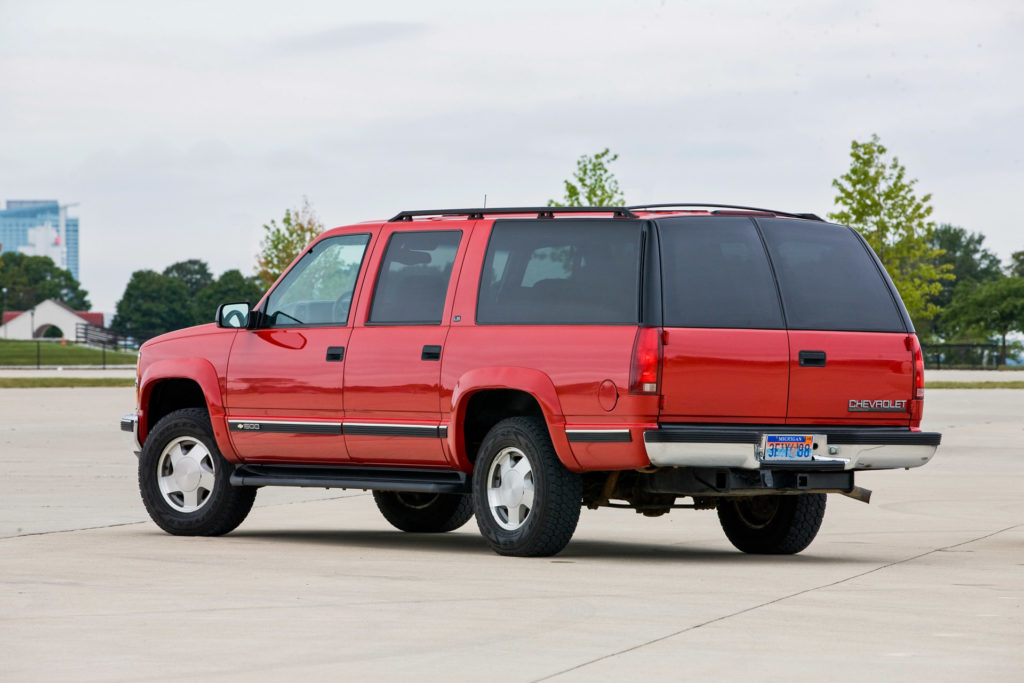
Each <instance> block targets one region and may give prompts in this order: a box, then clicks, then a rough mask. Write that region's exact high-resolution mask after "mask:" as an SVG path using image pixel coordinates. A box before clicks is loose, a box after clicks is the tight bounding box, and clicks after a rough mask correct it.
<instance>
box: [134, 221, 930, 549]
mask: <svg viewBox="0 0 1024 683" xmlns="http://www.w3.org/2000/svg"><path fill="white" fill-rule="evenodd" d="M923 386H924V384H923V362H922V356H921V350H920V345H919V344H918V341H917V338H916V336H915V335H914V331H913V327H912V325H911V322H910V319H909V316H908V315H907V313H906V311H905V309H904V307H903V305H902V302H901V301H900V298H899V295H898V293H897V292H896V290H895V288H894V287H893V285H892V282H891V281H890V280H889V278H888V276H887V275H886V273H885V270H884V268H883V267H882V265H881V263H880V262H879V261H878V259H877V257H876V256H875V255H874V253H873V252H872V251H871V250H870V248H869V247H868V246H867V244H866V242H865V241H864V240H863V239H862V238H861V237H860V235H859V234H857V233H856V232H855V231H853V230H851V229H849V228H846V227H842V226H838V225H832V224H828V223H824V222H822V221H820V220H819V219H817V218H816V217H814V216H810V215H791V214H783V213H781V212H772V211H765V210H759V209H743V208H741V207H714V206H708V205H701V206H700V207H691V206H688V205H683V206H679V205H669V206H645V207H631V208H629V209H626V208H619V207H612V208H608V207H604V208H602V207H596V208H585V209H470V210H451V211H424V212H403V213H401V214H399V215H398V216H396V217H394V218H392V219H391V220H389V221H385V222H372V223H365V224H359V225H353V226H347V227H342V228H336V229H334V230H330V231H327V232H326V233H324V234H323V235H322V236H320V237H319V238H318V239H317V240H315V241H314V242H313V243H312V244H311V245H310V246H309V247H308V248H307V249H306V250H305V251H304V252H303V254H302V255H300V256H299V258H297V259H296V261H295V262H294V263H293V264H292V266H291V267H290V269H289V270H288V271H287V272H286V273H285V274H284V275H282V277H281V278H280V279H279V280H278V282H277V283H275V285H274V287H272V288H271V289H270V291H269V292H268V293H267V295H265V296H264V297H263V299H262V300H261V301H260V302H259V303H258V304H257V305H256V306H255V307H252V308H250V307H249V305H248V304H230V305H225V306H222V307H221V309H220V310H219V311H218V314H217V323H216V324H213V325H204V326H200V327H196V328H190V329H186V330H179V331H177V332H173V333H170V334H167V335H164V336H162V337H158V338H156V339H153V340H151V341H149V342H147V343H146V344H145V345H144V346H143V347H142V350H141V354H140V360H139V378H138V389H139V400H138V409H137V411H136V413H134V414H131V415H128V416H126V417H125V418H124V419H123V420H122V429H125V430H126V431H135V432H136V435H137V439H136V441H137V444H138V448H139V451H140V452H141V453H140V470H139V476H140V488H141V490H142V494H143V499H144V500H145V502H146V505H147V508H148V509H149V511H150V513H151V515H152V516H153V518H154V520H155V521H157V523H158V524H160V526H161V527H163V528H164V529H166V530H168V531H170V532H172V533H185V534H219V533H225V532H227V531H230V530H231V529H233V528H234V527H235V526H237V524H238V523H240V522H241V521H242V519H244V517H245V514H246V513H247V512H248V510H249V507H250V506H251V504H252V496H253V495H254V494H255V491H256V488H257V487H259V486H264V485H294V486H326V487H352V488H366V489H371V490H373V491H374V497H375V499H376V500H377V504H378V506H379V507H380V508H381V511H382V512H383V513H384V515H385V517H386V518H387V519H388V520H389V521H390V522H391V523H392V524H394V525H395V526H397V527H398V528H400V529H404V530H407V531H428V532H429V531H447V530H450V529H453V528H456V527H457V526H460V525H461V524H463V523H465V522H466V521H468V519H469V517H470V516H471V515H472V514H473V511H474V509H475V511H476V516H477V521H478V524H479V526H480V529H481V531H482V532H483V534H484V535H485V537H487V538H488V540H489V541H490V543H491V545H492V547H494V549H495V550H496V551H498V552H500V553H504V554H515V555H548V554H552V553H555V552H558V551H559V550H561V549H562V547H564V546H565V544H566V543H568V541H569V538H570V537H571V535H572V532H573V530H574V529H575V526H576V520H577V518H578V515H579V510H580V507H581V505H586V506H590V507H597V506H601V505H611V506H623V507H632V508H634V509H636V510H637V511H639V512H643V513H644V514H647V515H657V514H663V513H665V512H667V511H669V510H670V509H672V508H673V507H697V508H717V509H718V514H719V517H720V519H721V520H722V525H723V528H724V529H725V531H726V534H727V535H728V536H729V538H730V540H731V541H732V542H733V543H734V544H735V545H736V546H737V547H739V548H740V549H742V550H744V551H747V552H771V553H791V552H798V551H799V550H802V549H803V548H804V547H806V546H807V545H808V544H809V543H810V541H811V540H812V539H813V538H814V535H815V534H816V533H817V530H818V527H819V526H820V523H821V518H822V515H823V513H824V505H825V495H824V494H825V493H843V494H846V495H850V496H853V497H855V498H859V499H862V500H867V497H868V495H869V494H868V492H866V491H865V490H863V489H861V488H859V487H857V486H856V485H855V484H854V473H855V472H856V471H858V470H866V469H889V468H907V467H917V466H920V465H923V464H925V463H926V462H928V460H929V459H930V458H931V457H932V455H933V453H934V452H935V449H936V447H937V446H938V444H939V441H940V435H938V434H934V433H922V432H921V431H920V422H921V414H922V404H923V397H924V391H923ZM686 499H689V502H688V503H686V504H680V503H679V501H680V500H686Z"/></svg>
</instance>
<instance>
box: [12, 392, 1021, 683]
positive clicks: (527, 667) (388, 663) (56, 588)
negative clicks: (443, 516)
mask: <svg viewBox="0 0 1024 683" xmlns="http://www.w3.org/2000/svg"><path fill="white" fill-rule="evenodd" d="M133 398H134V396H133V392H132V390H131V389H71V390H69V389H12V390H0V472H2V476H0V537H2V538H0V605H2V607H3V609H0V671H2V673H0V679H2V680H12V681H21V680H26V681H27V680H41V679H54V680H124V681H129V680H131V681H136V680H177V679H181V678H186V677H187V678H197V679H201V680H243V679H244V680H253V679H256V680H278V679H281V678H285V677H289V678H291V677H295V678H305V679H309V680H336V679H342V678H357V677H358V678H366V679H371V680H383V679H396V678H398V679H410V678H415V679H418V680H419V679H422V680H467V681H468V680H480V679H488V680H495V681H530V680H547V679H551V680H559V681H562V680H565V681H575V680H580V681H582V680H587V681H592V680H624V679H625V680H643V679H655V678H656V679H660V680H707V679H720V680H740V679H741V678H742V679H748V680H749V679H752V680H787V681H791V680H795V681H804V680H807V681H810V680H821V679H823V678H828V679H833V680H849V681H854V680H857V681H861V680H864V679H868V680H871V679H879V680H918V679H925V678H927V679H930V680H934V681H953V680H956V681H961V680H964V679H970V680H982V681H1019V680H1020V671H1022V670H1024V654H1022V648H1021V645H1024V502H1022V495H1024V494H1022V493H1021V483H1022V482H1024V447H1022V445H1021V439H1022V437H1024V391H987V390H962V391H961V390H945V391H942V390H934V391H930V392H928V394H927V401H926V409H925V422H926V424H925V427H926V428H927V429H933V430H939V431H942V432H943V433H944V435H945V436H944V445H943V446H942V447H941V449H940V451H939V453H938V455H937V456H936V458H935V459H934V460H933V462H932V463H930V464H929V465H927V466H925V467H924V468H920V469H917V470H910V471H894V472H872V473H865V474H864V475H862V476H860V478H859V481H858V483H859V484H860V485H862V486H866V487H868V488H872V489H874V491H875V495H874V498H873V502H872V504H871V505H863V504H861V503H857V502H855V501H852V500H849V499H846V498H842V497H836V496H833V497H830V499H829V504H828V512H827V514H826V518H825V523H824V525H823V528H822V531H821V533H820V534H819V536H818V538H817V540H816V541H815V542H814V543H813V544H812V545H811V547H810V548H808V550H806V551H804V553H802V554H800V555H797V556H794V557H754V556H747V555H743V554H741V553H739V552H736V551H734V550H733V549H732V547H731V546H730V545H729V543H728V542H727V541H726V539H725V537H724V535H723V534H722V532H721V530H720V528H719V526H718V522H717V518H716V517H715V513H714V512H695V511H687V510H677V511H675V512H673V513H672V514H670V515H667V516H665V517H661V518H657V519H647V518H643V517H641V516H639V515H636V514H634V513H632V512H630V511H622V510H599V511H589V510H584V512H583V516H582V518H581V523H580V527H579V530H578V531H577V533H576V536H575V538H574V540H573V542H572V543H571V544H570V545H569V547H568V548H567V549H566V550H565V551H564V552H563V553H562V554H560V555H559V556H557V557H554V558H544V559H531V560H526V559H515V558H503V557H499V556H497V555H494V554H492V553H491V551H490V550H489V549H488V548H487V547H486V545H485V544H484V542H483V541H482V539H481V538H480V537H479V535H478V533H477V531H476V528H475V522H470V524H468V525H467V526H466V527H464V528H463V529H461V530H459V531H457V532H454V533H451V534H446V535H442V536H414V535H410V534H403V533H401V532H398V531H395V530H393V529H391V527H389V526H388V525H387V523H386V522H384V521H383V519H382V518H381V517H380V515H379V514H378V513H377V511H376V509H375V507H374V505H373V502H372V499H371V498H370V496H369V495H368V494H365V493H362V492H352V491H349V492H318V491H306V490H287V489H276V490H271V489H263V490H261V492H260V494H259V496H258V498H257V505H259V506H260V507H258V508H257V509H255V510H254V511H253V513H252V514H251V515H250V517H249V519H248V520H246V522H245V523H244V524H243V525H242V526H241V527H240V528H239V529H238V530H237V531H236V532H234V533H232V534H230V535H228V536H225V537H222V538H176V537H172V536H168V535H166V534H164V533H162V532H160V531H159V530H158V529H157V528H156V527H155V526H154V525H153V524H152V523H150V522H148V521H142V520H145V519H146V517H145V511H144V509H143V508H142V504H141V502H140V501H139V500H138V495H137V492H136V490H135V475H134V464H135V463H134V458H133V457H132V456H131V455H130V454H129V453H128V451H127V449H126V448H125V447H124V446H123V444H122V443H121V439H120V435H119V434H118V432H117V425H116V422H117V418H118V417H119V416H120V415H121V414H122V413H123V412H126V411H127V410H128V409H130V407H131V404H132V401H133ZM86 527H94V528H86ZM19 534H20V535H19ZM28 534H32V535H28Z"/></svg>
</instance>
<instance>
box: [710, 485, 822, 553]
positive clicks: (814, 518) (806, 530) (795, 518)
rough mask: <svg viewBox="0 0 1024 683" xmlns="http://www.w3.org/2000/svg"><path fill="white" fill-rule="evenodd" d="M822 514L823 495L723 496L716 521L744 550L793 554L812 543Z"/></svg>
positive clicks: (734, 542)
mask: <svg viewBox="0 0 1024 683" xmlns="http://www.w3.org/2000/svg"><path fill="white" fill-rule="evenodd" d="M824 516H825V494H824V493H804V494H800V495H796V496H746V497H742V498H723V499H721V500H720V501H719V503H718V521H719V522H721V523H722V529H723V530H724V531H725V535H726V536H727V537H728V538H729V540H730V541H731V542H732V544H733V545H734V546H736V547H737V548H738V549H739V550H742V551H743V552H745V553H754V554H760V555H792V554H795V553H798V552H800V551H801V550H803V549H804V548H806V547H807V546H809V545H810V544H811V541H813V540H814V537H815V536H817V535H818V529H820V528H821V520H822V519H823V518H824Z"/></svg>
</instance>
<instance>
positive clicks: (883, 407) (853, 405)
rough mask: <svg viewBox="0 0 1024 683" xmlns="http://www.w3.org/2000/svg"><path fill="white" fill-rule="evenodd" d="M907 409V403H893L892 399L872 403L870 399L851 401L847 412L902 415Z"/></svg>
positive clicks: (852, 399) (853, 399)
mask: <svg viewBox="0 0 1024 683" xmlns="http://www.w3.org/2000/svg"><path fill="white" fill-rule="evenodd" d="M906 409H907V402H906V401H893V400H890V399H885V400H877V401H872V400H870V399H864V400H857V399H855V398H851V399H850V404H849V408H848V409H847V412H850V413H902V412H904V411H905V410H906Z"/></svg>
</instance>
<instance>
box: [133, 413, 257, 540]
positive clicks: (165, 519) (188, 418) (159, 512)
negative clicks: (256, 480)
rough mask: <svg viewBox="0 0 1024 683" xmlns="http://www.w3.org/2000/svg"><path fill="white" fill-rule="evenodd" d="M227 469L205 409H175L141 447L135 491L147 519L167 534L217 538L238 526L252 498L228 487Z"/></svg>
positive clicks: (246, 489) (252, 493) (252, 492)
mask: <svg viewBox="0 0 1024 683" xmlns="http://www.w3.org/2000/svg"><path fill="white" fill-rule="evenodd" d="M175 453H176V454H177V458H178V463H177V464H174V463H173V462H172V461H173V460H174V459H175ZM231 470H232V466H231V463H229V462H228V461H227V460H225V459H224V456H222V455H221V454H220V450H219V449H218V448H217V442H216V440H215V439H214V438H213V430H212V429H211V428H210V418H209V416H208V415H207V413H206V411H205V410H203V409H202V408H186V409H184V410H176V411H174V412H173V413H170V414H168V415H166V416H165V417H164V418H163V419H161V420H160V421H159V422H158V423H157V425H156V427H154V428H153V430H152V431H151V432H150V433H149V436H148V438H147V439H146V443H145V445H144V446H143V447H142V454H141V455H140V456H139V492H140V493H141V494H142V501H143V502H144V503H145V504H146V510H147V511H148V512H149V516H150V517H152V518H153V521H154V522H156V524H157V526H159V527H160V528H161V529H163V530H164V531H166V532H167V533H169V534H174V535H175V536H220V535H222V534H226V533H228V532H229V531H232V530H233V529H235V527H237V526H238V525H239V524H241V523H242V521H243V520H244V519H245V517H246V515H248V514H249V510H251V509H252V504H253V501H254V500H255V499H256V489H255V488H254V487H251V486H232V485H231V483H230V481H229V480H230V478H231ZM204 484H205V485H204Z"/></svg>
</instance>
